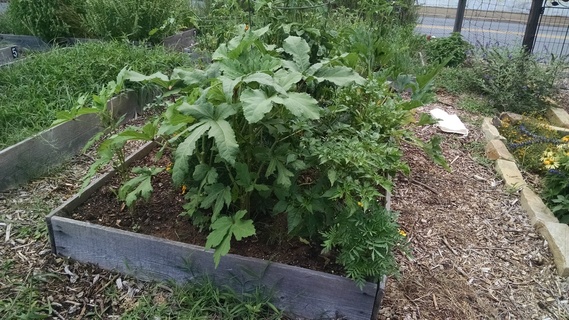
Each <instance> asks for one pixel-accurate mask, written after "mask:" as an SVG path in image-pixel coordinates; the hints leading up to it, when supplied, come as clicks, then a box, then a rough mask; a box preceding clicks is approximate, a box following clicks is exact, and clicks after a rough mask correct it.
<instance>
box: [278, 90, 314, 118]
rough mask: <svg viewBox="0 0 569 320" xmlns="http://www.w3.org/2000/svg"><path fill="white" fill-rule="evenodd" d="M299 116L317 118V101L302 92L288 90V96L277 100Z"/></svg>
mask: <svg viewBox="0 0 569 320" xmlns="http://www.w3.org/2000/svg"><path fill="white" fill-rule="evenodd" d="M278 102H280V103H282V105H284V106H285V108H286V109H287V110H288V111H290V113H292V114H294V115H295V116H297V117H299V118H307V119H313V120H314V119H319V118H320V108H319V107H318V101H316V99H314V98H312V97H311V96H310V95H309V94H307V93H304V92H289V93H288V96H287V97H285V98H282V100H281V101H278Z"/></svg>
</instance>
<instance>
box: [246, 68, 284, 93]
mask: <svg viewBox="0 0 569 320" xmlns="http://www.w3.org/2000/svg"><path fill="white" fill-rule="evenodd" d="M243 82H245V83H250V82H257V83H259V84H263V85H266V86H269V87H271V88H273V89H275V91H277V92H278V93H280V94H283V95H286V90H285V89H284V88H283V87H281V86H280V85H279V84H278V83H276V82H275V80H274V79H273V77H271V76H270V75H268V74H266V73H263V72H255V73H253V74H251V75H249V76H247V77H245V78H243Z"/></svg>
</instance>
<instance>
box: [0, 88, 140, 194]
mask: <svg viewBox="0 0 569 320" xmlns="http://www.w3.org/2000/svg"><path fill="white" fill-rule="evenodd" d="M108 107H109V108H111V110H113V113H114V114H116V115H118V114H121V115H122V114H125V118H126V119H130V118H132V117H134V116H135V115H136V114H137V113H138V112H140V110H141V103H139V101H138V94H137V93H136V92H134V91H129V92H127V93H123V94H120V95H118V96H117V97H115V98H113V99H111V100H109V103H108ZM100 129H101V127H100V122H99V118H98V117H97V116H96V115H94V114H88V115H82V116H80V117H78V118H77V119H75V120H73V121H68V122H65V123H62V124H60V125H58V126H55V127H52V128H49V129H47V130H45V131H42V132H41V133H39V134H37V135H35V136H33V137H30V138H28V139H26V140H24V141H21V142H19V143H17V144H15V145H12V146H10V147H8V148H5V149H3V150H1V151H0V191H3V190H6V189H9V188H13V187H16V186H18V185H20V184H22V183H25V182H27V181H29V180H30V179H33V178H37V177H39V176H41V175H42V174H43V173H45V172H46V171H47V170H49V169H50V168H53V167H54V166H56V165H59V164H60V163H62V162H63V161H65V160H67V159H69V158H71V157H72V156H74V155H76V154H78V153H79V151H80V150H81V149H82V148H83V146H85V144H86V143H87V141H89V139H91V137H93V136H94V135H95V134H96V133H97V132H98V131H99V130H100Z"/></svg>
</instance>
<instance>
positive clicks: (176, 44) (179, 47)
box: [162, 29, 196, 51]
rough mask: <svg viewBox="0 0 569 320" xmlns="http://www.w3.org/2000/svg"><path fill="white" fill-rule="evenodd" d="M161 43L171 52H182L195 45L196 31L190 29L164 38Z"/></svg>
mask: <svg viewBox="0 0 569 320" xmlns="http://www.w3.org/2000/svg"><path fill="white" fill-rule="evenodd" d="M162 43H163V44H164V46H165V47H167V48H170V49H172V50H176V51H184V49H186V48H191V47H193V46H194V45H195V44H196V30H195V29H190V30H186V31H183V32H180V33H177V34H175V35H172V36H169V37H166V38H164V40H163V42H162Z"/></svg>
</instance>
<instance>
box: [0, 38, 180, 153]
mask: <svg viewBox="0 0 569 320" xmlns="http://www.w3.org/2000/svg"><path fill="white" fill-rule="evenodd" d="M189 63H190V61H189V58H188V57H187V55H184V54H182V53H174V52H170V51H168V50H166V49H164V48H162V47H156V48H152V49H145V48H143V47H135V46H131V45H129V44H126V43H121V42H108V43H104V42H89V43H84V44H80V45H77V46H75V47H71V48H63V49H58V50H53V51H51V52H48V53H42V54H33V55H31V56H30V57H29V59H26V60H25V61H23V62H21V63H16V64H13V65H11V66H8V67H3V68H2V69H0V71H1V72H0V148H4V147H6V146H8V145H11V144H13V143H15V142H18V141H20V140H22V139H23V138H25V137H28V136H30V135H31V134H34V133H37V132H39V131H41V130H43V129H45V128H47V127H49V125H50V124H51V122H52V121H53V120H54V117H55V113H56V112H57V111H59V110H64V109H68V108H70V107H72V106H73V104H74V103H75V101H76V99H77V97H78V96H79V95H80V94H83V93H95V92H98V91H99V89H100V87H101V85H103V84H105V83H107V82H108V81H110V80H113V79H114V78H115V77H116V75H117V74H118V72H119V71H120V70H121V69H122V68H123V67H124V66H126V65H128V66H130V67H132V68H133V69H134V70H138V71H140V72H143V73H148V74H149V73H153V72H156V71H163V72H166V73H168V72H169V71H170V70H172V69H173V68H174V67H176V66H180V65H184V64H189Z"/></svg>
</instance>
